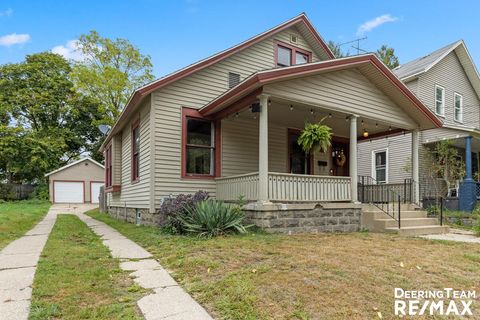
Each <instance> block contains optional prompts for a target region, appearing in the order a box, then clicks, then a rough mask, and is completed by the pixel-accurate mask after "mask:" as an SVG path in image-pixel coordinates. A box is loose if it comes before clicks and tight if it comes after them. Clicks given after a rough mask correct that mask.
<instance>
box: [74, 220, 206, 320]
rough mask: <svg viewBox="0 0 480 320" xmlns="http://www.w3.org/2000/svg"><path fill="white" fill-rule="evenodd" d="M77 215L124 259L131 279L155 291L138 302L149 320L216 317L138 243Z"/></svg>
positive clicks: (98, 222) (183, 319)
mask: <svg viewBox="0 0 480 320" xmlns="http://www.w3.org/2000/svg"><path fill="white" fill-rule="evenodd" d="M76 215H77V216H78V217H79V218H80V219H81V220H82V221H83V222H85V223H86V224H87V225H88V226H89V227H90V228H91V229H92V230H93V232H95V233H96V234H97V235H99V236H100V237H102V240H103V243H104V244H105V246H107V247H108V248H109V249H110V251H111V252H112V255H113V257H115V258H119V259H121V260H123V262H122V263H121V264H120V267H121V268H122V269H123V270H127V271H132V273H131V276H133V277H134V281H135V282H136V283H138V284H139V285H140V286H141V287H143V288H146V289H152V290H153V293H152V294H149V295H147V296H145V297H143V298H142V299H140V300H139V301H138V303H137V304H138V306H139V308H140V310H141V311H142V313H143V316H144V317H145V319H147V320H157V319H168V320H189V319H191V320H211V319H212V317H211V316H210V315H209V314H208V313H207V312H206V311H205V309H204V308H203V307H202V306H200V305H199V304H198V303H197V302H196V301H195V300H193V298H192V297H191V296H190V295H189V294H188V293H186V292H185V291H184V290H183V289H182V288H181V287H180V286H179V285H178V283H177V282H176V281H175V280H174V279H173V278H172V277H171V276H170V274H169V273H168V272H167V271H166V270H165V269H163V268H162V266H161V265H160V264H159V263H158V262H157V261H156V260H155V259H153V258H152V255H151V254H150V253H149V252H148V251H146V250H145V249H143V248H142V247H140V246H139V245H138V244H136V243H135V242H133V241H131V240H130V239H128V238H126V237H124V236H123V235H121V234H120V233H119V232H118V231H116V230H115V229H113V228H112V227H110V226H108V225H106V224H105V223H103V222H100V221H97V220H95V219H93V218H91V217H89V216H87V215H84V214H83V213H76Z"/></svg>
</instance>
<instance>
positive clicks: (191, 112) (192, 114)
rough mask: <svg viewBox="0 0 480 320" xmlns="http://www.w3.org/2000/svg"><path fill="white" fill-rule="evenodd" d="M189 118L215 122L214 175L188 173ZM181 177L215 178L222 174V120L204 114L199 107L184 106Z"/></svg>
mask: <svg viewBox="0 0 480 320" xmlns="http://www.w3.org/2000/svg"><path fill="white" fill-rule="evenodd" d="M188 118H196V119H200V120H205V121H210V122H211V123H213V126H214V131H215V133H214V138H213V139H214V140H213V141H214V145H213V148H214V152H213V154H214V158H215V159H214V161H213V163H214V168H213V172H214V174H213V175H210V174H209V175H206V174H187V163H186V160H187V119H188ZM181 143H182V145H181V148H182V149H181V150H182V152H181V162H182V164H181V177H182V179H205V180H209V179H215V177H220V176H221V145H222V140H221V120H212V119H210V118H206V117H204V116H202V115H201V114H200V113H199V112H198V110H197V109H192V108H187V107H182V139H181Z"/></svg>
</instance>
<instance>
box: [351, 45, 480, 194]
mask: <svg viewBox="0 0 480 320" xmlns="http://www.w3.org/2000/svg"><path fill="white" fill-rule="evenodd" d="M394 73H395V74H396V75H397V76H398V78H400V79H401V80H402V81H403V82H404V83H405V84H406V85H407V86H408V87H409V88H410V90H411V91H413V92H414V93H415V95H416V96H417V97H418V98H419V99H420V100H421V101H422V102H423V103H424V104H425V105H426V106H427V107H428V108H429V109H430V110H431V111H432V112H434V113H435V114H436V115H437V116H438V117H440V118H441V119H442V121H443V126H442V128H437V129H431V130H425V131H422V132H421V133H420V143H421V145H424V146H426V147H429V146H431V145H432V144H434V143H435V142H438V141H440V140H446V139H448V140H452V142H453V145H454V146H456V147H457V148H458V149H459V151H460V152H459V154H460V155H461V156H462V158H463V159H465V154H466V151H465V149H466V148H468V149H471V152H472V153H471V165H468V166H467V169H468V170H467V178H472V176H473V175H474V174H475V173H477V172H478V168H479V165H478V163H479V159H480V157H479V152H480V141H479V140H478V139H479V137H480V100H479V97H480V77H479V74H478V72H477V69H476V67H475V65H474V63H473V60H472V58H471V57H470V54H469V53H468V50H467V48H466V46H465V43H464V42H463V41H461V40H460V41H456V42H454V43H452V44H450V45H448V46H445V47H443V48H441V49H438V50H436V51H434V52H432V53H430V54H428V55H426V56H424V57H421V58H418V59H415V60H413V61H411V62H408V63H406V64H403V65H401V66H399V67H397V68H396V69H395V70H394ZM411 145H412V139H411V134H410V133H403V132H400V133H396V134H393V133H392V134H391V135H389V136H388V137H383V138H381V139H371V140H368V141H365V142H363V143H360V144H359V146H358V150H359V173H360V174H361V175H366V176H372V177H373V178H374V179H376V180H377V181H378V182H380V183H388V184H403V183H404V179H410V178H411V173H410V172H409V171H408V170H405V169H406V168H407V167H408V166H406V164H408V163H409V161H410V159H411ZM424 152H425V149H423V148H421V150H420V173H419V180H418V184H419V186H418V187H417V189H418V190H419V191H418V192H419V196H420V200H422V199H424V198H428V197H430V196H433V194H432V189H434V188H433V187H432V181H431V178H429V177H428V175H427V169H428V168H427V166H428V164H426V163H425V162H423V165H422V158H423V157H422V155H423V154H424ZM467 163H468V162H467ZM453 188H458V186H453ZM456 191H457V190H455V191H454V192H453V193H455V192H456Z"/></svg>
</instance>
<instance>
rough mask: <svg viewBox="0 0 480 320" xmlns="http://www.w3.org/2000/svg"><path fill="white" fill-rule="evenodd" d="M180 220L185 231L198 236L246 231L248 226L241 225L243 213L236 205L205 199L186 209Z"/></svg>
mask: <svg viewBox="0 0 480 320" xmlns="http://www.w3.org/2000/svg"><path fill="white" fill-rule="evenodd" d="M187 211H188V212H187V214H184V215H182V216H181V218H180V220H181V222H182V224H183V228H184V230H185V231H186V232H188V233H192V234H197V235H199V236H200V237H208V238H210V237H215V236H219V235H224V234H228V233H246V232H247V228H249V227H250V226H244V225H243V219H244V215H243V213H242V211H241V209H240V207H238V206H234V205H228V204H225V203H223V202H222V201H216V200H212V199H209V200H205V201H201V202H198V203H197V204H196V205H195V206H194V207H192V208H188V209H187Z"/></svg>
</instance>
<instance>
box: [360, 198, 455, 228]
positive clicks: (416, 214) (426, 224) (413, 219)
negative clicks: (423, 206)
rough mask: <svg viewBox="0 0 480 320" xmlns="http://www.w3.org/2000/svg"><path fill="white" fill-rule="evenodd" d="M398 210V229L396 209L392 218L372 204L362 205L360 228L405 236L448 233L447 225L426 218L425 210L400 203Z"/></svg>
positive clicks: (434, 219)
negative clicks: (399, 224)
mask: <svg viewBox="0 0 480 320" xmlns="http://www.w3.org/2000/svg"><path fill="white" fill-rule="evenodd" d="M400 208H401V210H400V211H401V212H400V222H401V226H400V229H398V221H397V220H395V219H396V218H397V216H398V210H396V212H395V214H394V217H395V219H393V218H392V217H390V216H389V215H387V214H386V213H385V212H383V211H382V210H380V209H379V208H377V207H376V206H374V205H370V204H366V205H365V204H364V205H362V228H365V229H368V230H369V231H371V232H387V233H398V234H400V235H405V236H419V235H426V234H443V233H448V231H449V228H448V227H447V226H441V225H440V224H439V221H438V219H437V218H428V217H427V212H426V211H423V210H419V208H418V207H417V206H415V205H412V204H402V205H401V207H400Z"/></svg>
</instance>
